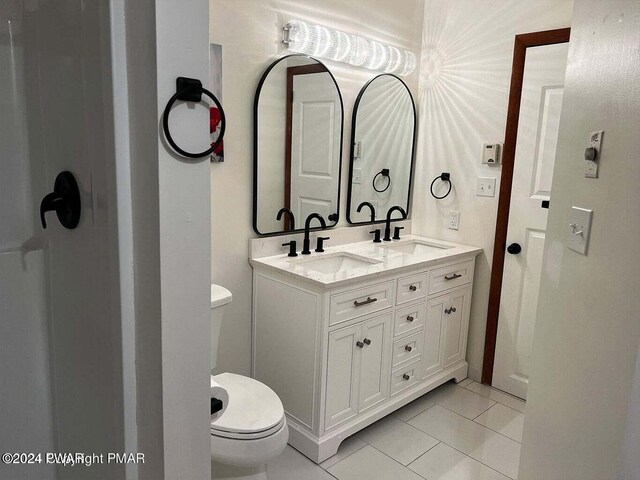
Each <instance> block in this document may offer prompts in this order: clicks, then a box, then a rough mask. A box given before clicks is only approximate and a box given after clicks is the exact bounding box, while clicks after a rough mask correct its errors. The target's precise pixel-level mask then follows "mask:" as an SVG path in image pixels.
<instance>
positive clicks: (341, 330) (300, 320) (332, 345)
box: [252, 249, 479, 463]
mask: <svg viewBox="0 0 640 480" xmlns="http://www.w3.org/2000/svg"><path fill="white" fill-rule="evenodd" d="M478 251H479V250H477V249H476V250H474V251H472V252H470V253H468V254H466V255H458V256H456V257H455V258H438V259H436V260H434V261H430V262H421V263H420V264H418V265H409V266H407V267H406V268H394V269H393V271H392V272H388V273H387V272H382V273H379V274H376V275H374V276H371V275H365V276H363V278H362V279H358V278H357V277H356V278H352V279H348V280H347V281H341V282H326V283H321V282H317V281H315V282H314V281H307V279H304V278H300V277H297V276H296V275H292V274H291V272H279V271H278V270H277V269H275V268H268V266H267V265H262V264H260V262H252V264H253V267H254V286H253V287H254V302H253V317H254V318H253V320H254V331H253V354H254V355H253V374H254V377H255V378H256V379H257V380H260V381H261V382H264V383H266V384H267V385H269V386H270V387H271V388H273V389H274V390H275V392H276V393H277V394H278V396H279V397H280V398H281V400H282V402H283V404H284V407H285V411H286V412H287V421H288V422H289V427H290V435H289V443H290V444H291V445H293V446H294V447H295V448H296V449H297V450H299V451H300V452H302V453H304V454H305V455H306V456H308V457H309V458H311V459H312V460H314V461H315V462H318V463H319V462H322V461H323V460H325V459H326V458H328V457H330V456H332V455H334V454H335V453H336V451H337V449H338V446H339V445H340V443H341V442H342V441H343V440H344V439H345V438H347V437H349V436H350V435H353V434H354V433H356V432H357V431H359V430H361V429H363V428H364V427H366V426H367V425H370V424H371V423H373V422H375V421H376V420H378V419H380V418H382V417H383V416H385V415H387V414H389V413H391V412H392V411H394V410H396V409H398V408H400V407H402V406H404V405H406V404H407V403H409V402H411V401H412V400H414V399H416V398H418V397H419V396H421V395H423V394H425V393H427V392H428V391H430V390H432V389H434V388H436V387H437V386H439V385H441V384H442V383H445V382H446V381H448V380H450V379H452V378H454V379H456V381H460V380H462V379H464V378H466V376H467V368H468V364H467V362H466V361H465V351H466V343H467V331H468V324H469V310H470V302H471V291H472V283H473V270H474V263H475V255H477V253H478Z"/></svg>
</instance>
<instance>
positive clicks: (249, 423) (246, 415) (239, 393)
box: [211, 373, 284, 434]
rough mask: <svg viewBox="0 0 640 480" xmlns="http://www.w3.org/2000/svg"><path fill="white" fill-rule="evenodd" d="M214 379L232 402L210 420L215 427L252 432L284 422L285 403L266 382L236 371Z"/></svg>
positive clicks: (267, 428)
mask: <svg viewBox="0 0 640 480" xmlns="http://www.w3.org/2000/svg"><path fill="white" fill-rule="evenodd" d="M215 380H216V382H217V383H218V384H220V386H221V387H222V388H224V389H225V390H226V391H227V393H228V394H229V404H228V405H227V408H226V410H225V411H224V412H223V413H222V415H221V416H220V417H218V418H217V419H216V420H215V421H213V422H211V429H212V430H215V431H219V432H229V433H237V434H253V433H258V432H263V431H266V430H271V429H273V428H274V427H277V426H278V425H280V424H281V423H282V421H283V418H284V408H283V406H282V402H281V401H280V398H279V397H278V395H276V393H275V392H274V391H273V390H271V389H270V388H269V387H267V386H266V385H265V384H264V383H261V382H259V381H257V380H254V379H253V378H249V377H245V376H243V375H235V374H233V373H221V374H220V375H216V376H215Z"/></svg>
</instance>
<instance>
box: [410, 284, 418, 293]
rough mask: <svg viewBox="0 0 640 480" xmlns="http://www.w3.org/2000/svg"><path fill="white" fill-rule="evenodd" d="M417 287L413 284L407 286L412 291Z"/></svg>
mask: <svg viewBox="0 0 640 480" xmlns="http://www.w3.org/2000/svg"><path fill="white" fill-rule="evenodd" d="M417 289H418V287H416V286H415V285H411V286H409V290H411V291H412V292H415V291H416V290H417Z"/></svg>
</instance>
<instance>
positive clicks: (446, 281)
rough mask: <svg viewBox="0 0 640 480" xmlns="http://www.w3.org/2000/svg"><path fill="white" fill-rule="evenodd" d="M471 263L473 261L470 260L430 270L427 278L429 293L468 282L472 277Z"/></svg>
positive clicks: (472, 263)
mask: <svg viewBox="0 0 640 480" xmlns="http://www.w3.org/2000/svg"><path fill="white" fill-rule="evenodd" d="M473 265H474V261H473V260H471V261H468V262H462V263H456V264H454V265H449V266H447V267H441V268H436V269H435V270H432V271H431V275H430V278H429V294H432V293H438V292H442V291H444V290H448V289H449V288H452V287H457V286H458V285H464V284H465V283H469V282H470V281H471V280H472V279H473Z"/></svg>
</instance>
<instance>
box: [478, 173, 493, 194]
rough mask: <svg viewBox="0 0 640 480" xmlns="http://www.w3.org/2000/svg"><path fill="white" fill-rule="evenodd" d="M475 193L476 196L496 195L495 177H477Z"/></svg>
mask: <svg viewBox="0 0 640 480" xmlns="http://www.w3.org/2000/svg"><path fill="white" fill-rule="evenodd" d="M476 195H477V196H478V197H495V196H496V179H495V178H489V177H478V183H477V185H476Z"/></svg>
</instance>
